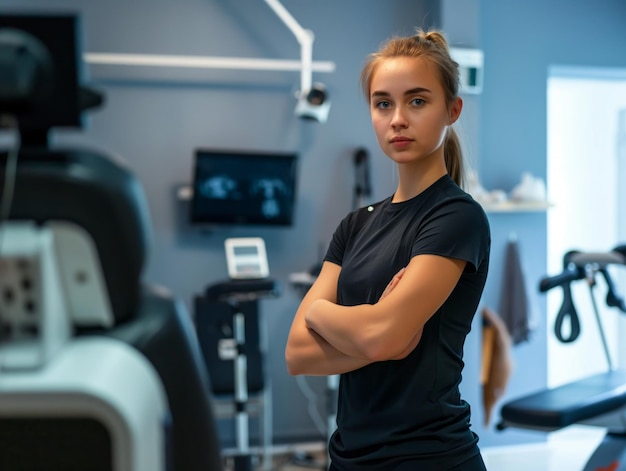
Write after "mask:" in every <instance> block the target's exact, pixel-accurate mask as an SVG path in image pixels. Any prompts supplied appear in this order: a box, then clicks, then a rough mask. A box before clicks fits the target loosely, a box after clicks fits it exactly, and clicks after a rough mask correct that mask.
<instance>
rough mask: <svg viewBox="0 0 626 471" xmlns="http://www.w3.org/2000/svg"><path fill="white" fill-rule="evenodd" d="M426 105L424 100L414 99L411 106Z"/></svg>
mask: <svg viewBox="0 0 626 471" xmlns="http://www.w3.org/2000/svg"><path fill="white" fill-rule="evenodd" d="M424 103H425V101H424V100H422V99H421V98H413V99H412V100H411V104H412V105H414V106H422V105H423V104H424Z"/></svg>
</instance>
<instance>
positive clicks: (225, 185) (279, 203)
mask: <svg viewBox="0 0 626 471" xmlns="http://www.w3.org/2000/svg"><path fill="white" fill-rule="evenodd" d="M296 170H297V156H296V154H293V153H277V152H254V151H237V150H215V149H197V150H196V152H195V156H194V165H193V189H192V196H191V205H190V219H191V222H192V223H193V224H240V225H247V224H258V225H270V226H290V225H292V224H293V215H294V205H295V195H296Z"/></svg>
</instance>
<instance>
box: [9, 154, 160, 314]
mask: <svg viewBox="0 0 626 471" xmlns="http://www.w3.org/2000/svg"><path fill="white" fill-rule="evenodd" d="M6 159H7V154H6V152H3V153H0V190H1V189H2V188H3V186H4V178H5V175H4V173H5V169H6ZM0 194H1V192H0ZM9 219H10V220H32V221H35V222H36V223H38V224H45V223H46V222H47V221H67V222H71V223H75V224H77V225H79V226H81V227H82V228H84V229H85V230H86V231H87V232H88V233H89V234H90V235H91V237H92V238H93V240H94V243H95V245H96V248H97V252H98V255H99V257H100V263H101V266H102V271H103V275H104V279H105V282H106V286H107V290H108V295H109V299H110V301H111V306H112V309H113V315H114V317H115V321H116V323H119V322H121V321H124V320H126V319H128V318H130V317H131V316H132V315H133V313H134V312H135V309H136V307H137V305H138V301H139V297H140V292H141V275H142V271H143V266H144V263H145V260H146V257H147V254H148V250H149V245H150V237H151V234H150V227H151V226H150V217H149V212H148V206H147V203H146V201H145V195H144V193H143V189H142V187H141V185H140V183H139V181H138V180H137V178H136V177H135V176H134V174H133V173H132V172H131V171H130V170H129V169H128V168H127V167H126V166H124V165H123V164H121V163H120V162H117V161H115V160H113V159H111V158H110V157H109V156H105V155H102V154H99V153H96V152H93V151H87V150H47V149H43V148H42V149H24V150H22V151H21V152H20V155H19V158H18V164H17V174H16V182H15V193H14V197H13V202H12V205H11V211H10V214H9Z"/></svg>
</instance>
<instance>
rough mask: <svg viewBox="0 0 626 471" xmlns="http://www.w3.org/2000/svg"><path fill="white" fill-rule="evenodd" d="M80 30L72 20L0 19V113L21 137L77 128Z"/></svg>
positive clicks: (30, 16)
mask: <svg viewBox="0 0 626 471" xmlns="http://www.w3.org/2000/svg"><path fill="white" fill-rule="evenodd" d="M79 29H80V19H79V17H78V16H77V15H74V14H27V13H10V12H3V13H2V14H0V52H1V54H0V69H1V70H2V71H3V72H4V73H3V75H1V76H0V88H2V89H3V92H4V93H3V94H2V96H1V97H0V111H3V112H10V113H15V114H16V116H17V119H18V121H19V124H20V128H21V129H22V130H23V131H41V132H45V131H47V130H48V129H50V128H52V127H57V126H63V127H81V125H82V121H81V116H80V113H81V103H80V93H81V91H80V87H79V82H80V78H81V71H82V62H81V60H80V43H81V41H80V37H79V34H80V31H79Z"/></svg>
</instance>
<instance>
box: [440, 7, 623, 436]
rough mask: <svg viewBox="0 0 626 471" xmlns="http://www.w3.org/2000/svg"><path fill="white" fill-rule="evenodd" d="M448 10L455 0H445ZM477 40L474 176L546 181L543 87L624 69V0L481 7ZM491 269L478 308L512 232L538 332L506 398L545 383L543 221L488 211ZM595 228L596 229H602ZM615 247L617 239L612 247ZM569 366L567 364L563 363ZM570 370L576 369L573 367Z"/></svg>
mask: <svg viewBox="0 0 626 471" xmlns="http://www.w3.org/2000/svg"><path fill="white" fill-rule="evenodd" d="M452 3H454V1H453V2H452ZM479 3H480V5H479V12H480V13H479V19H480V26H479V36H480V39H479V43H480V48H481V49H483V51H484V53H485V84H484V85H485V88H484V93H483V94H482V96H481V111H480V129H479V135H480V137H479V143H480V149H481V153H480V163H479V170H480V175H481V178H482V180H483V184H484V186H486V187H487V188H505V189H509V190H510V189H511V188H512V187H513V186H514V185H515V184H517V183H518V182H519V180H520V176H521V174H522V172H524V171H529V172H531V173H533V174H534V175H537V176H540V177H543V178H545V177H546V147H547V134H546V132H547V131H546V125H547V121H546V114H547V104H546V97H547V93H546V85H547V79H548V68H549V67H550V66H551V65H577V66H601V67H620V68H625V67H626V54H624V50H625V49H626V3H625V2H623V1H622V0H602V1H600V2H590V1H587V0H548V1H545V0H529V1H524V2H519V1H516V0H480V2H479ZM490 221H491V227H492V231H493V245H492V250H493V255H494V256H493V259H492V260H493V262H492V265H491V268H490V275H489V282H488V286H487V289H486V292H485V295H484V298H483V302H484V303H486V304H490V305H492V306H496V307H497V305H498V302H499V299H500V291H499V290H500V288H501V283H502V274H503V259H502V257H503V254H504V249H505V246H506V242H507V240H508V237H509V235H510V234H511V233H514V234H516V235H517V238H518V241H519V244H520V251H521V254H522V263H523V265H524V269H525V272H526V276H527V281H528V282H527V286H528V289H529V293H530V295H531V304H532V305H533V307H534V308H535V311H534V315H535V317H536V320H537V330H536V333H535V335H534V336H533V338H532V340H531V341H530V342H529V343H526V344H523V345H521V346H519V347H516V348H515V349H514V357H515V370H514V374H513V376H512V378H511V382H510V384H509V388H508V392H507V394H506V398H511V397H515V396H518V395H520V394H523V393H525V392H527V391H531V390H534V389H540V388H543V387H545V384H546V373H547V372H546V361H545V358H546V328H547V327H548V328H549V330H548V331H549V332H552V326H546V325H545V322H544V320H545V314H546V312H545V309H546V306H545V297H544V296H543V295H541V294H539V293H538V291H537V287H538V282H539V279H540V277H542V276H543V275H545V270H546V244H547V242H546V240H547V239H546V214H545V213H515V214H491V215H490ZM600 230H601V229H600ZM616 243H617V241H616ZM564 367H567V366H564ZM572 367H574V366H573V365H572ZM479 434H480V435H481V437H482V442H483V444H495V443H511V442H516V441H531V440H538V439H542V438H543V435H542V434H539V433H536V432H518V431H514V430H507V431H505V432H503V433H498V432H493V431H489V432H488V431H481V430H479Z"/></svg>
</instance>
